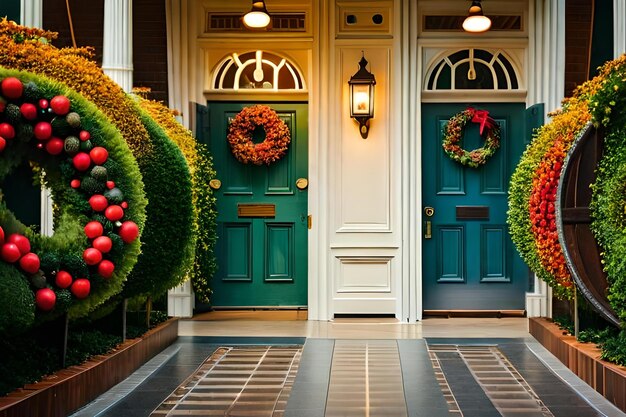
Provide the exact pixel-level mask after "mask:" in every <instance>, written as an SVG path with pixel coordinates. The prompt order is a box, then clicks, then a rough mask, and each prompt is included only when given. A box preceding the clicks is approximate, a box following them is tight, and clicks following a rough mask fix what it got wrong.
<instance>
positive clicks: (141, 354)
mask: <svg viewBox="0 0 626 417" xmlns="http://www.w3.org/2000/svg"><path fill="white" fill-rule="evenodd" d="M177 338H178V319H169V320H168V321H166V322H164V323H161V324H160V325H158V326H156V327H155V328H153V329H151V330H149V331H148V332H147V333H146V334H145V335H143V336H142V337H141V338H137V339H130V340H127V341H125V342H124V343H122V344H121V345H119V346H118V347H117V348H116V350H115V351H114V352H113V353H110V354H108V355H99V356H96V357H93V358H91V359H90V360H88V361H87V362H85V363H83V364H81V365H78V366H71V367H69V368H66V369H62V370H60V371H58V372H56V373H54V374H52V375H49V376H47V377H44V378H43V379H42V380H41V381H40V382H37V383H35V384H29V385H26V386H24V387H23V388H20V389H18V390H15V391H13V392H12V393H10V394H8V395H7V396H5V397H0V417H25V416H37V417H65V416H67V415H68V414H70V413H71V412H73V411H75V410H77V409H79V408H80V407H82V406H84V405H85V404H88V403H89V402H91V401H92V400H94V399H95V398H96V397H98V396H99V395H100V394H102V393H104V392H105V391H107V390H108V389H110V388H111V387H113V386H114V385H116V384H117V383H119V382H121V381H123V380H124V379H125V378H126V377H128V376H129V375H130V374H132V373H133V372H134V371H135V370H136V369H137V368H139V367H140V366H141V365H143V364H144V363H145V362H147V361H148V360H150V359H151V358H152V357H153V356H155V355H156V354H157V353H159V352H161V351H162V350H163V349H165V348H166V347H168V346H169V345H171V344H172V343H173V342H174V341H175V340H176V339H177Z"/></svg>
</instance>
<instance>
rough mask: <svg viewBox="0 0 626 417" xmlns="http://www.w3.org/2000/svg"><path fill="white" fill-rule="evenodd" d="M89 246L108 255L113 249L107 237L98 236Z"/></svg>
mask: <svg viewBox="0 0 626 417" xmlns="http://www.w3.org/2000/svg"><path fill="white" fill-rule="evenodd" d="M91 245H92V246H93V247H94V249H97V250H99V251H100V252H102V253H108V252H109V251H110V250H111V248H112V247H113V242H112V241H111V239H110V238H109V237H108V236H98V237H97V238H95V239H94V240H93V242H92V243H91Z"/></svg>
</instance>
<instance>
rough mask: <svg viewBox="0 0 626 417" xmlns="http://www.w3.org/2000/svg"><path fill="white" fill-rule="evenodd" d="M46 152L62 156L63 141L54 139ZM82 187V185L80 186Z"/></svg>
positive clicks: (47, 145) (50, 141) (48, 144)
mask: <svg viewBox="0 0 626 417" xmlns="http://www.w3.org/2000/svg"><path fill="white" fill-rule="evenodd" d="M46 151H48V153H49V154H50V155H60V154H61V152H63V140H62V139H59V138H52V139H50V140H49V141H48V143H46ZM78 185H79V186H80V184H78Z"/></svg>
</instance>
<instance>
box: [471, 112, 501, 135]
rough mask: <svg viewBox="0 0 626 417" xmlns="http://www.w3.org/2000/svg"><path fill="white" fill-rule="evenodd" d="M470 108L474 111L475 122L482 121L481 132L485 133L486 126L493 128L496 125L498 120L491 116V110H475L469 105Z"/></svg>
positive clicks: (473, 118)
mask: <svg viewBox="0 0 626 417" xmlns="http://www.w3.org/2000/svg"><path fill="white" fill-rule="evenodd" d="M468 110H473V111H474V117H472V122H473V123H480V134H481V135H482V134H483V130H484V129H485V126H487V129H493V128H494V127H495V125H496V121H495V120H493V119H492V118H491V116H489V112H488V111H487V110H475V109H474V108H472V107H469V108H468Z"/></svg>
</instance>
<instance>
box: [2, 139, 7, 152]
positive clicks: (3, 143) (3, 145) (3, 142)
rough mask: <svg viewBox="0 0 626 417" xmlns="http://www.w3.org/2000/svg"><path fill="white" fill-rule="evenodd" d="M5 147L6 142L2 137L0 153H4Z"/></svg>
mask: <svg viewBox="0 0 626 417" xmlns="http://www.w3.org/2000/svg"><path fill="white" fill-rule="evenodd" d="M6 146H7V141H6V140H4V138H3V137H2V136H0V152H2V151H4V148H6Z"/></svg>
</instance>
